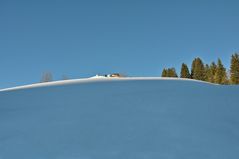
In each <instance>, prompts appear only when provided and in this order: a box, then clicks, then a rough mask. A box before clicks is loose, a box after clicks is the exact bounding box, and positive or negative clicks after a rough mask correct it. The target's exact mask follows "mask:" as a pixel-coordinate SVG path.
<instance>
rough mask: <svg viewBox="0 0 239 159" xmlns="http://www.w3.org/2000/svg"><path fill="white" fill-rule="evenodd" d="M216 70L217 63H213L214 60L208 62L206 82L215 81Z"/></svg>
mask: <svg viewBox="0 0 239 159" xmlns="http://www.w3.org/2000/svg"><path fill="white" fill-rule="evenodd" d="M216 70H217V65H216V64H215V62H212V63H211V64H210V70H209V77H208V82H211V83H215V74H216Z"/></svg>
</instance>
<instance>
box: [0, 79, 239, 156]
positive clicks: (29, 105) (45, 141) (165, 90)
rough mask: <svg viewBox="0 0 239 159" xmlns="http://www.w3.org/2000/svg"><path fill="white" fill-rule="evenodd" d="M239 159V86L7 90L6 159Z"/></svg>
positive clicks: (2, 147)
mask: <svg viewBox="0 0 239 159" xmlns="http://www.w3.org/2000/svg"><path fill="white" fill-rule="evenodd" d="M16 158H19V159H161V158H162V159H238V158H239V86H222V85H214V84H209V83H205V82H199V81H195V80H186V79H175V78H154V77H150V78H143V77H141V78H140V77H138V78H136V77H135V78H103V77H102V78H99V77H97V78H89V79H78V80H66V81H56V82H48V83H39V84H33V85H26V86H20V87H15V88H8V89H2V90H0V159H16Z"/></svg>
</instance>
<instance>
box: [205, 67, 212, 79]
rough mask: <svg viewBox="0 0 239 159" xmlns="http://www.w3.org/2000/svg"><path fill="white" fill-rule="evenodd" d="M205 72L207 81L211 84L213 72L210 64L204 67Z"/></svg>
mask: <svg viewBox="0 0 239 159" xmlns="http://www.w3.org/2000/svg"><path fill="white" fill-rule="evenodd" d="M204 71H205V81H207V82H210V77H211V72H210V67H209V65H208V64H206V65H205V66H204Z"/></svg>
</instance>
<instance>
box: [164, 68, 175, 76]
mask: <svg viewBox="0 0 239 159" xmlns="http://www.w3.org/2000/svg"><path fill="white" fill-rule="evenodd" d="M161 76H162V77H178V75H177V73H176V70H175V68H173V67H172V68H168V69H166V68H164V69H163V71H162V75H161Z"/></svg>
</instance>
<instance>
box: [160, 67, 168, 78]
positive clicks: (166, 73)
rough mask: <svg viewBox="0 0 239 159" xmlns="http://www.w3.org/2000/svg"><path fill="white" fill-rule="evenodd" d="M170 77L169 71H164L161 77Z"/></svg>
mask: <svg viewBox="0 0 239 159" xmlns="http://www.w3.org/2000/svg"><path fill="white" fill-rule="evenodd" d="M167 76H168V71H167V69H165V68H164V69H163V71H162V74H161V77H167Z"/></svg>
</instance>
